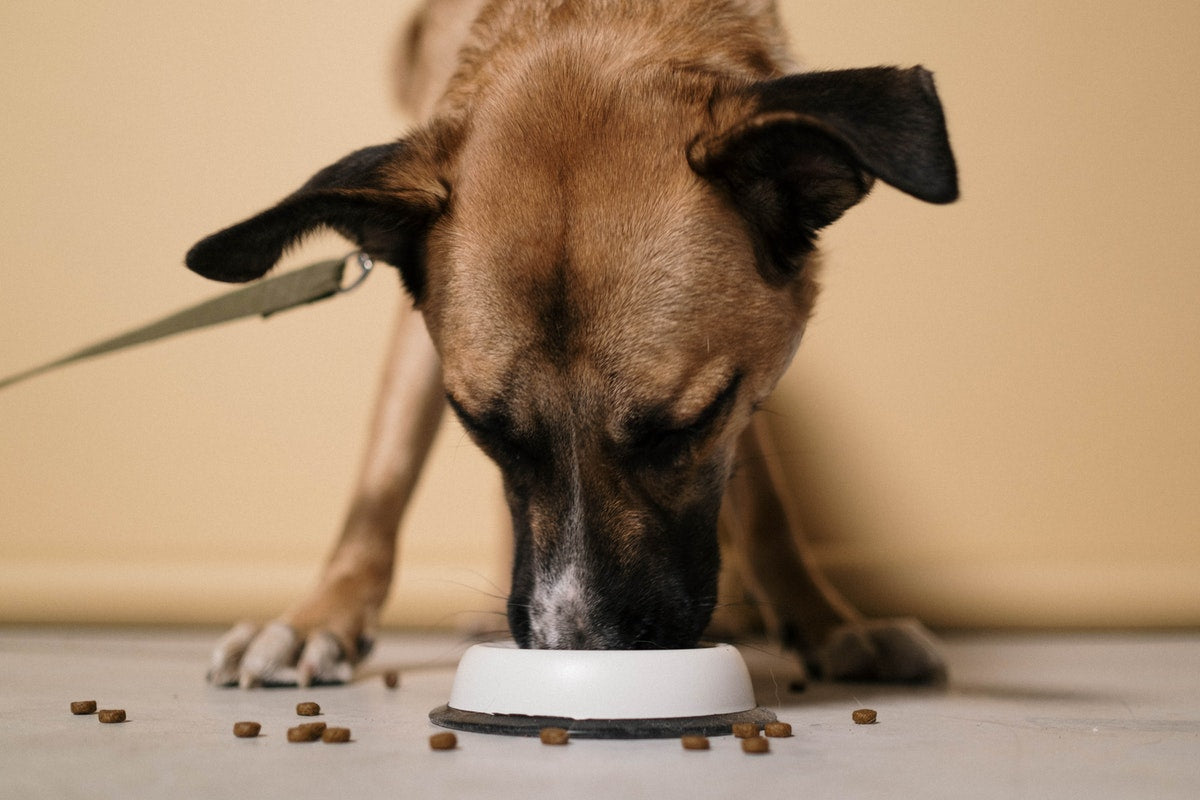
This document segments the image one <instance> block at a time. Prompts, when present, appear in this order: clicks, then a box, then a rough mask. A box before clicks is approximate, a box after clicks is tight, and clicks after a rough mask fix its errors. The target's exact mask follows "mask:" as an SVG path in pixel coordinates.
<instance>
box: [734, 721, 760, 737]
mask: <svg viewBox="0 0 1200 800" xmlns="http://www.w3.org/2000/svg"><path fill="white" fill-rule="evenodd" d="M733 735H734V736H736V737H737V738H739V739H749V738H750V737H752V736H758V725H756V724H754V723H753V722H735V723H733Z"/></svg>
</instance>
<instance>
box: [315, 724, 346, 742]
mask: <svg viewBox="0 0 1200 800" xmlns="http://www.w3.org/2000/svg"><path fill="white" fill-rule="evenodd" d="M321 741H322V742H330V743H336V744H340V743H342V742H348V741H350V729H349V728H326V729H325V732H324V733H322V734H321Z"/></svg>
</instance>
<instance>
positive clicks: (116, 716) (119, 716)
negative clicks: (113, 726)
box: [98, 708, 125, 722]
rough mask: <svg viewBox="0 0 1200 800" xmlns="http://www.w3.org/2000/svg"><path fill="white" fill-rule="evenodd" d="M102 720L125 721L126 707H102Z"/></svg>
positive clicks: (99, 713)
mask: <svg viewBox="0 0 1200 800" xmlns="http://www.w3.org/2000/svg"><path fill="white" fill-rule="evenodd" d="M98 716H99V718H100V721H101V722H124V721H125V709H123V708H102V709H100V711H99V712H98Z"/></svg>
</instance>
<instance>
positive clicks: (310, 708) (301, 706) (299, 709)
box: [296, 703, 321, 717]
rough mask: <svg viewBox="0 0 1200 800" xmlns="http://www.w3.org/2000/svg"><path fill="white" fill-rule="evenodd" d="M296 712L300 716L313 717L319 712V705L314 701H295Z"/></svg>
mask: <svg viewBox="0 0 1200 800" xmlns="http://www.w3.org/2000/svg"><path fill="white" fill-rule="evenodd" d="M296 713H297V714H299V715H300V716H302V717H315V716H316V715H317V714H320V713H321V707H320V706H319V705H317V704H316V703H297V704H296Z"/></svg>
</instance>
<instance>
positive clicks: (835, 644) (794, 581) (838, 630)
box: [721, 417, 945, 683]
mask: <svg viewBox="0 0 1200 800" xmlns="http://www.w3.org/2000/svg"><path fill="white" fill-rule="evenodd" d="M787 498H788V492H787V489H786V487H785V484H784V481H783V475H782V469H781V466H780V463H779V458H778V454H777V453H776V451H775V448H774V446H773V445H772V442H771V439H770V433H769V431H768V430H767V429H766V424H765V422H764V421H763V419H762V417H756V418H755V420H754V421H753V422H752V423H751V425H750V426H749V427H748V428H747V429H746V431H745V433H743V434H742V440H741V442H740V447H739V451H738V467H737V471H736V472H735V474H734V476H733V477H732V478H731V479H730V483H729V487H728V489H727V490H726V493H725V498H724V504H723V506H722V509H721V524H722V526H723V529H722V535H723V536H724V537H725V538H726V541H727V542H728V543H729V544H730V545H731V547H729V548H727V551H728V552H727V553H726V554H725V556H726V559H727V561H728V562H731V563H729V566H730V567H732V568H734V569H736V570H737V572H738V574H739V577H740V580H741V582H742V585H743V587H744V588H745V589H746V590H747V591H748V592H749V593H750V594H751V595H753V597H754V598H755V599H756V600H757V601H758V603H759V611H760V612H761V613H762V616H763V619H764V621H765V622H766V625H767V627H768V629H770V630H771V631H772V632H773V633H775V634H777V635H778V636H779V637H780V638H781V640H782V641H783V643H784V644H785V645H787V646H789V647H793V648H795V649H796V650H797V651H798V652H799V653H800V655H801V657H802V658H803V660H804V663H805V666H806V668H807V669H808V671H809V673H810V674H811V675H812V676H813V677H816V678H823V679H827V680H874V681H893V682H918V683H926V682H936V681H940V680H942V679H944V677H945V666H944V664H943V662H942V659H941V656H940V655H939V653H938V650H937V646H936V643H935V641H934V638H933V636H932V634H930V633H929V631H927V630H926V629H925V627H924V626H922V625H921V624H920V623H919V622H917V621H916V620H912V619H896V620H868V619H864V617H863V616H862V615H861V614H860V613H859V612H858V611H857V610H855V609H854V607H853V606H852V605H851V604H850V603H849V602H848V601H847V600H846V599H845V598H844V597H842V596H841V594H840V593H838V591H837V590H836V589H835V588H834V587H833V585H832V584H830V583H829V581H828V580H827V579H826V578H825V576H824V575H822V574H821V572H820V570H819V569H818V568H817V566H816V564H815V563H814V561H813V558H812V555H811V553H810V552H809V551H808V548H807V546H806V544H805V542H804V539H803V532H802V531H801V530H800V521H799V519H798V514H797V512H796V510H795V508H794V507H793V505H792V504H791V503H789V502H788V500H787Z"/></svg>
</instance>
